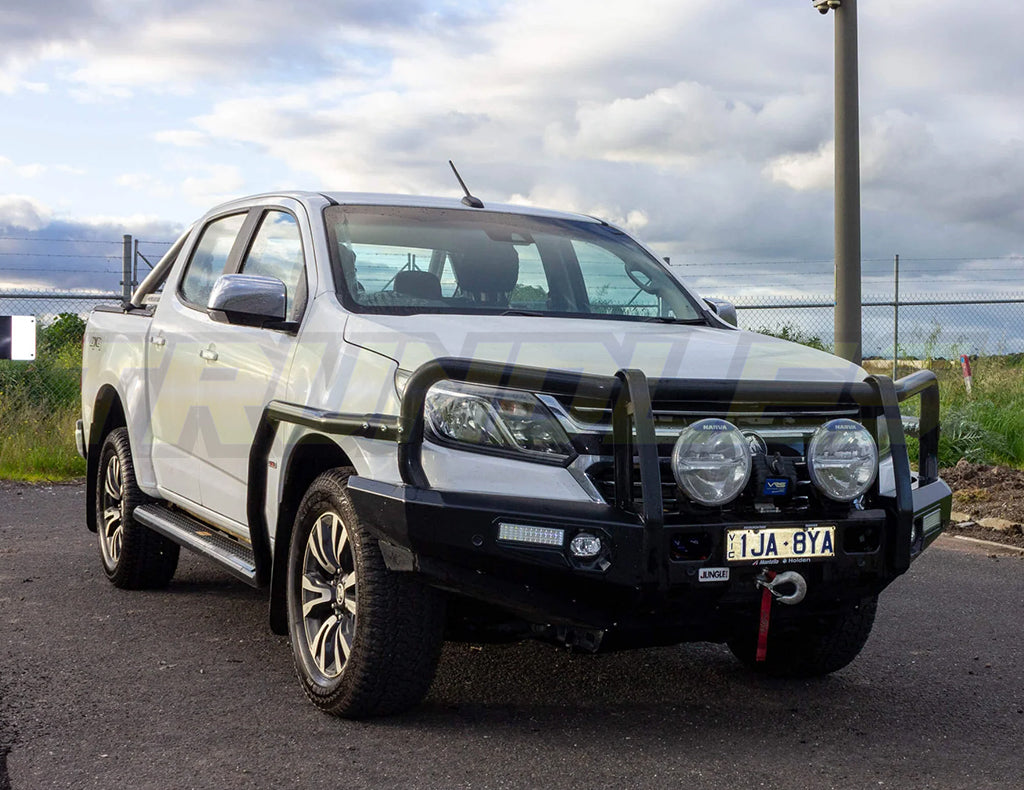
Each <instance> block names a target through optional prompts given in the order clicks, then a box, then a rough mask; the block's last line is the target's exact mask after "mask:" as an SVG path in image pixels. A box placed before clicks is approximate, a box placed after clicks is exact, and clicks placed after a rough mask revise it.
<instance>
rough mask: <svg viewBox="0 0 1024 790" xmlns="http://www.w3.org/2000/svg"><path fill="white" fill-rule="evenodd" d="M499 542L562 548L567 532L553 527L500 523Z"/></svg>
mask: <svg viewBox="0 0 1024 790" xmlns="http://www.w3.org/2000/svg"><path fill="white" fill-rule="evenodd" d="M498 540H507V541H510V542H512V543H533V544H535V545H537V546H561V545H562V542H563V541H564V540H565V530H562V529H554V528H552V527H534V526H531V525H529V524H507V523H505V522H504V521H499V522H498Z"/></svg>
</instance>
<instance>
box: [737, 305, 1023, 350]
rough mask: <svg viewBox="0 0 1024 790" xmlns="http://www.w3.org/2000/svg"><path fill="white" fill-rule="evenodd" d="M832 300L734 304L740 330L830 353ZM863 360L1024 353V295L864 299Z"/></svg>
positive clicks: (862, 320) (862, 324)
mask: <svg viewBox="0 0 1024 790" xmlns="http://www.w3.org/2000/svg"><path fill="white" fill-rule="evenodd" d="M833 304H834V303H833V301H832V300H831V299H830V298H829V297H819V298H806V299H801V300H792V299H786V298H767V297H759V298H758V299H756V300H744V301H740V302H738V303H737V304H736V312H737V315H738V317H739V323H740V326H741V327H743V328H744V329H752V330H754V331H756V332H768V333H770V334H773V335H780V336H782V337H786V338H789V339H792V340H796V341H798V342H802V343H806V344H808V345H813V346H816V347H819V348H824V349H828V350H831V348H832V346H833V341H834V308H833ZM861 326H862V330H861V331H862V339H863V349H864V352H863V353H864V356H865V358H872V357H873V358H880V359H894V358H898V359H936V358H945V359H957V358H958V357H959V356H960V355H961V354H968V355H971V356H989V355H1003V354H1019V353H1024V293H1021V294H1008V295H1006V296H1004V297H1003V298H999V299H994V298H992V297H991V296H989V295H982V294H979V295H963V296H960V297H957V298H953V297H945V298H942V297H936V296H933V295H929V296H928V297H926V298H919V297H914V296H911V297H907V300H906V301H901V302H900V304H899V306H898V307H897V305H896V303H895V302H893V301H883V300H880V299H879V300H866V301H865V302H864V304H863V308H862V310H861Z"/></svg>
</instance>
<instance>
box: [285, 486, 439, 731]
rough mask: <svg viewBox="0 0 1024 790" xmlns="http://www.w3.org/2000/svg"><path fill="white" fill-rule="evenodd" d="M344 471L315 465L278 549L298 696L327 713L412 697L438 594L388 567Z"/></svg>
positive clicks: (430, 647)
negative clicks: (282, 555) (282, 552)
mask: <svg viewBox="0 0 1024 790" xmlns="http://www.w3.org/2000/svg"><path fill="white" fill-rule="evenodd" d="M352 473H353V472H352V470H351V469H334V470H331V471H328V472H325V473H323V474H322V475H320V477H318V478H317V479H316V480H314V481H313V484H312V485H311V486H310V487H309V490H308V491H307V492H306V495H305V496H304V497H303V499H302V503H301V504H300V505H299V511H298V513H297V514H296V517H295V526H294V528H293V530H292V539H291V545H290V547H289V553H288V588H287V598H288V631H289V636H290V637H291V643H292V656H293V659H294V663H295V671H296V674H297V675H298V677H299V682H300V683H301V684H302V688H303V690H304V691H305V693H306V696H307V697H309V699H310V700H311V701H312V702H313V704H314V705H316V706H317V707H318V708H319V709H320V710H322V711H324V712H326V713H330V714H332V715H335V716H343V717H346V718H362V717H366V716H378V715H384V714H388V713H397V712H398V711H402V710H406V709H408V708H411V707H413V706H415V705H417V704H418V703H419V702H420V701H421V700H422V699H423V697H424V696H425V695H426V693H427V691H428V690H429V689H430V684H431V682H433V679H434V672H435V670H436V669H437V662H438V658H439V656H440V651H441V643H442V640H443V630H444V599H443V597H442V595H441V594H440V593H439V592H438V591H437V590H434V589H432V588H430V587H427V586H425V585H423V584H422V583H420V582H419V581H418V580H416V579H415V578H413V577H411V576H410V575H408V574H404V573H395V572H392V571H389V570H388V569H387V567H386V566H385V564H384V558H383V557H382V556H381V552H380V547H379V545H378V542H377V540H376V539H374V538H373V537H372V536H371V535H370V533H369V532H368V531H367V530H366V528H365V527H363V526H362V524H360V523H359V520H358V518H357V517H356V513H355V510H354V508H353V507H352V503H351V501H350V499H349V496H348V478H349V475H350V474H352Z"/></svg>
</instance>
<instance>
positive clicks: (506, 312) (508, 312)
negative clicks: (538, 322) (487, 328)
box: [498, 310, 551, 318]
mask: <svg viewBox="0 0 1024 790" xmlns="http://www.w3.org/2000/svg"><path fill="white" fill-rule="evenodd" d="M498 315H526V316H533V317H535V318H544V317H545V316H548V317H550V316H551V314H550V313H539V312H537V311H536V310H502V311H501V312H500V313H498Z"/></svg>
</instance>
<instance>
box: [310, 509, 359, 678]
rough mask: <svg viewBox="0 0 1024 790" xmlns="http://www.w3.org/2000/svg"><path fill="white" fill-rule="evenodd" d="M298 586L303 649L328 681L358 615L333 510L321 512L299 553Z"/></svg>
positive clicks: (348, 556) (340, 665) (346, 548)
mask: <svg viewBox="0 0 1024 790" xmlns="http://www.w3.org/2000/svg"><path fill="white" fill-rule="evenodd" d="M301 585H302V587H301V590H300V595H299V600H300V603H301V606H302V636H303V637H304V638H305V646H304V647H305V651H304V652H305V653H306V654H307V655H308V657H309V659H310V661H311V662H312V668H315V669H316V672H317V673H318V674H319V675H321V676H322V677H323V678H325V679H327V680H332V679H334V678H336V677H338V676H339V675H340V674H341V672H342V670H343V669H344V668H345V662H346V661H347V660H348V656H349V653H351V651H352V642H353V639H354V637H355V632H356V619H357V614H358V605H357V598H356V572H355V563H354V561H353V557H352V546H351V543H350V541H349V539H348V530H347V529H346V527H345V524H344V522H343V521H342V520H341V516H339V515H338V514H337V513H334V512H332V511H328V512H326V513H323V514H322V515H321V516H319V518H317V520H316V522H315V523H314V524H313V528H312V529H311V530H310V532H309V537H308V538H307V540H306V548H305V551H304V552H303V557H302V579H301Z"/></svg>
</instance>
